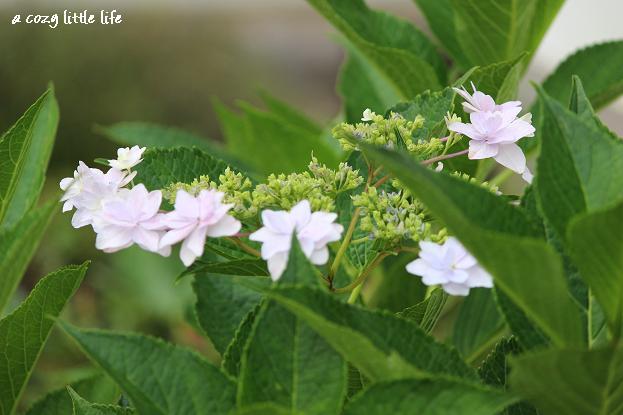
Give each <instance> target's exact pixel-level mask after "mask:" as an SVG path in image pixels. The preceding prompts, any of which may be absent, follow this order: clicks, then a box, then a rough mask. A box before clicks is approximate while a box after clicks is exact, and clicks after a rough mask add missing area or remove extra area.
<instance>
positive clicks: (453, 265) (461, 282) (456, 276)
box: [407, 237, 493, 295]
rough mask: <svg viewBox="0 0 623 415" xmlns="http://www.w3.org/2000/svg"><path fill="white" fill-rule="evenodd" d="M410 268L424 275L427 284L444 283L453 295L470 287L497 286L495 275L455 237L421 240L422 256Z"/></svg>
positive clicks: (445, 287)
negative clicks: (484, 267) (439, 241)
mask: <svg viewBox="0 0 623 415" xmlns="http://www.w3.org/2000/svg"><path fill="white" fill-rule="evenodd" d="M407 271H408V272H409V273H411V274H415V275H419V276H421V277H422V282H423V283H424V284H426V285H438V284H439V285H441V286H442V288H443V289H444V291H445V292H447V293H448V294H450V295H467V294H469V290H470V288H474V287H486V288H491V287H493V278H492V277H491V275H489V273H487V271H485V270H484V269H483V268H482V267H481V266H480V265H479V264H478V262H477V261H476V259H475V258H474V257H473V256H472V255H471V254H470V253H469V252H467V250H466V249H465V247H464V246H463V245H461V243H460V242H459V241H458V240H457V239H456V238H453V237H449V238H448V239H446V242H445V243H443V244H436V243H433V242H425V241H422V242H420V257H419V258H418V259H416V260H415V261H412V262H410V263H409V264H408V265H407Z"/></svg>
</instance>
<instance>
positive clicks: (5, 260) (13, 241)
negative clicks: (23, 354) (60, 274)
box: [0, 201, 57, 312]
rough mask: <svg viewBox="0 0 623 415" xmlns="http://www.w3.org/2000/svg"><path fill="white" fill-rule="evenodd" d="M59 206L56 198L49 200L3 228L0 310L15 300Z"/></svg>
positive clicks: (0, 242)
mask: <svg viewBox="0 0 623 415" xmlns="http://www.w3.org/2000/svg"><path fill="white" fill-rule="evenodd" d="M56 209H57V202H56V201H51V202H48V203H47V204H46V205H44V206H42V207H40V208H38V209H34V210H31V211H30V212H28V213H27V214H26V216H24V217H23V218H22V219H21V220H20V221H19V222H18V223H16V224H15V225H13V226H11V227H9V228H6V229H1V230H0V275H1V276H2V278H1V279H0V312H2V310H4V309H5V308H6V306H7V304H8V303H9V301H10V300H11V296H12V295H13V293H14V292H15V289H16V288H17V286H18V284H19V282H20V280H21V279H22V275H23V274H24V272H25V271H26V267H28V263H29V262H30V259H31V258H32V256H33V255H34V254H35V252H36V250H37V247H38V246H39V241H40V239H41V237H42V236H43V233H44V232H45V230H46V228H47V227H48V225H49V223H50V221H51V219H52V216H53V215H54V213H55V212H56Z"/></svg>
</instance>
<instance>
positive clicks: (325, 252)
mask: <svg viewBox="0 0 623 415" xmlns="http://www.w3.org/2000/svg"><path fill="white" fill-rule="evenodd" d="M336 219H337V215H336V214H335V213H329V212H313V213H312V212H311V207H310V204H309V201H307V200H303V201H301V202H299V203H297V204H296V205H295V206H294V207H293V208H292V209H291V210H290V211H289V212H287V211H284V210H280V211H273V210H264V211H263V212H262V224H263V225H264V226H263V227H262V228H260V229H258V230H257V231H256V232H254V233H252V234H251V235H250V236H249V239H251V240H252V241H258V242H262V252H261V254H262V258H263V259H265V260H266V261H267V263H268V270H269V272H270V275H271V278H272V279H273V280H274V281H277V280H278V279H279V278H280V277H281V275H282V274H283V271H285V269H286V266H287V263H288V256H289V253H290V249H291V247H292V246H291V245H292V235H293V234H296V238H297V240H298V242H299V244H300V246H301V250H302V251H303V254H304V255H305V256H306V257H307V258H308V259H309V260H310V261H311V262H312V263H313V264H316V265H323V264H326V263H327V261H328V260H329V248H328V247H327V244H328V243H330V242H334V241H338V240H340V238H341V235H342V232H343V231H344V227H343V226H342V225H340V224H337V223H334V222H335V220H336Z"/></svg>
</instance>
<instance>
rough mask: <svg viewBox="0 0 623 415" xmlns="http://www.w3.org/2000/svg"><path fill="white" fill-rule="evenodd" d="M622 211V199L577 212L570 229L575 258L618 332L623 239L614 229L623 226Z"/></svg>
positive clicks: (622, 316) (622, 321)
mask: <svg viewBox="0 0 623 415" xmlns="http://www.w3.org/2000/svg"><path fill="white" fill-rule="evenodd" d="M622 214H623V203H620V204H618V205H617V206H615V207H613V208H611V209H608V210H604V211H601V212H595V213H591V214H586V215H580V216H576V217H575V218H574V219H573V220H572V221H571V223H570V225H569V230H568V233H567V240H568V243H569V247H570V251H571V258H572V260H573V261H574V263H575V264H576V265H577V266H578V268H579V269H580V275H581V276H582V278H584V280H586V282H587V283H588V285H589V287H590V289H591V292H592V294H593V295H594V296H595V299H597V301H598V302H599V305H600V306H601V309H602V310H603V313H604V315H605V317H606V320H607V321H608V323H609V326H610V327H611V328H612V330H613V331H614V333H615V336H616V335H618V334H620V333H621V329H622V326H623V241H622V240H621V238H620V237H619V235H617V232H613V230H614V229H622V228H621V227H623V216H621V215H622ZM591 317H592V316H591ZM592 334H593V333H591V335H592Z"/></svg>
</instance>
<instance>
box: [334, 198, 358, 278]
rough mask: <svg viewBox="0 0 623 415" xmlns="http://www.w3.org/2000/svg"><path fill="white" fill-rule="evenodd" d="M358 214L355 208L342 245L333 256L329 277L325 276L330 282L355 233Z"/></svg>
mask: <svg viewBox="0 0 623 415" xmlns="http://www.w3.org/2000/svg"><path fill="white" fill-rule="evenodd" d="M359 212H361V208H356V209H355V211H354V212H353V217H352V218H351V220H350V223H349V224H348V229H347V230H346V235H345V236H344V239H343V240H342V244H341V245H340V247H339V248H338V250H337V254H335V259H334V260H333V263H332V264H331V269H330V270H329V275H327V279H328V280H329V281H330V282H331V281H333V277H334V276H335V274H336V273H337V270H338V268H339V266H340V262H341V261H342V257H343V256H344V254H345V253H346V249H347V248H348V244H349V243H350V240H351V239H352V237H353V233H354V232H355V226H357V221H358V220H359Z"/></svg>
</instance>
